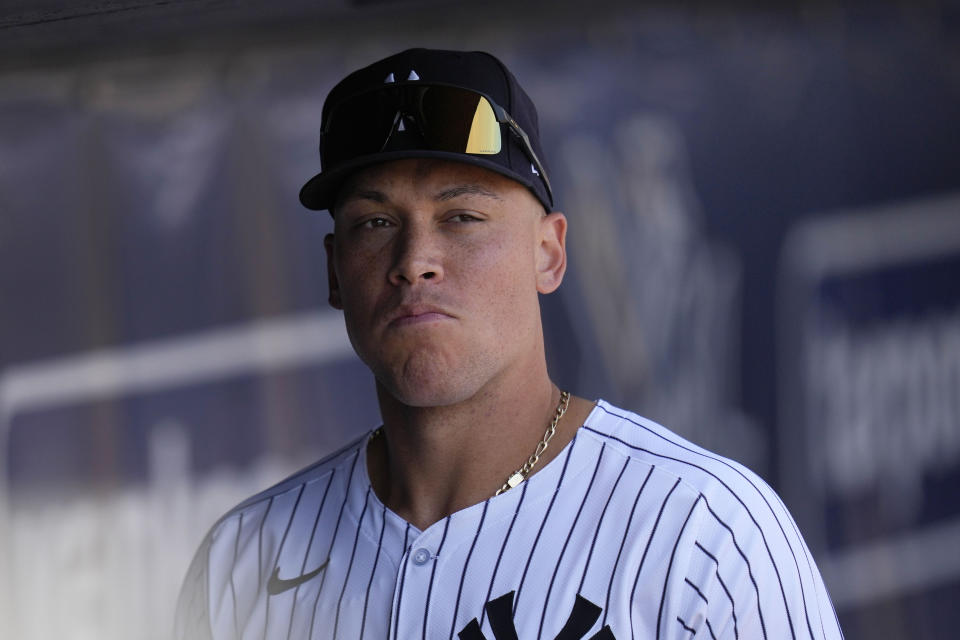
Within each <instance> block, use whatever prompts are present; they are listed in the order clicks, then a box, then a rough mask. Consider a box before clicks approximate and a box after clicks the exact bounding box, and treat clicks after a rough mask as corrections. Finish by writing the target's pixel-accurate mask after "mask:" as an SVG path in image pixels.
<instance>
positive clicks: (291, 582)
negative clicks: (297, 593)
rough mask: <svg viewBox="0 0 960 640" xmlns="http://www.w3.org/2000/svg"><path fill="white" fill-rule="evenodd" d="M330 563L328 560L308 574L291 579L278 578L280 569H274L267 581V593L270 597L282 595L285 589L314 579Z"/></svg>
mask: <svg viewBox="0 0 960 640" xmlns="http://www.w3.org/2000/svg"><path fill="white" fill-rule="evenodd" d="M329 562H330V559H329V558H327V560H326V561H325V562H324V563H323V564H321V565H320V566H319V567H317V568H316V569H314V570H313V571H310V572H309V573H303V574H300V575H299V576H296V577H293V578H287V579H284V578H281V577H280V567H274V569H273V573H272V574H270V580H268V581H267V593H269V594H270V595H272V596H275V595H277V594H278V593H283V592H284V591H286V590H287V589H293V588H294V587H296V586H298V585H300V584H303V583H304V582H306V581H307V580H310V579H311V578H314V577H316V576H318V575H320V572H321V571H323V570H324V569H326V568H327V563H329Z"/></svg>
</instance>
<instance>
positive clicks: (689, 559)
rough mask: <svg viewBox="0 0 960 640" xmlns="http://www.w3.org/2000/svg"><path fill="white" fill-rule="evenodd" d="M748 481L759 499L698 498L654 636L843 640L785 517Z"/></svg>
mask: <svg viewBox="0 0 960 640" xmlns="http://www.w3.org/2000/svg"><path fill="white" fill-rule="evenodd" d="M752 480H753V481H754V483H755V488H756V490H757V491H758V493H759V494H760V495H759V496H757V497H759V498H760V499H759V500H751V499H750V496H745V497H743V498H742V499H738V500H723V499H721V497H722V496H721V495H719V494H718V495H714V496H713V497H712V498H711V497H710V496H708V495H705V494H703V493H701V495H700V498H699V501H698V503H697V505H696V508H695V510H696V517H695V518H694V519H693V522H694V523H695V525H696V526H694V527H691V528H690V529H689V530H688V531H687V532H685V535H684V536H683V539H682V541H681V543H680V545H678V547H682V549H683V553H682V554H681V550H680V548H678V550H677V553H678V557H677V558H675V559H674V562H673V563H672V565H671V572H670V577H669V583H670V587H669V591H670V597H667V598H665V600H664V604H665V610H664V611H662V612H661V616H660V617H661V620H660V631H661V633H662V635H661V637H664V638H676V639H689V638H692V637H694V636H696V637H698V638H711V639H713V640H725V639H730V640H738V639H740V638H750V639H754V638H756V639H761V638H762V639H770V640H774V639H776V640H781V639H786V640H842V638H843V634H842V632H841V631H840V627H839V624H838V622H837V618H836V615H835V613H834V610H833V605H832V603H831V601H830V597H829V595H828V594H827V590H826V588H825V586H824V584H823V580H822V579H821V577H820V573H819V571H818V570H817V567H816V564H815V563H814V561H813V558H812V557H811V555H810V552H809V550H808V549H807V547H806V544H805V543H804V541H803V539H802V538H801V536H800V533H799V531H798V529H797V527H796V525H795V524H794V521H793V519H792V517H791V516H790V514H789V513H788V512H787V510H786V508H785V507H784V506H783V504H782V503H781V502H780V499H779V497H778V496H777V495H776V494H775V493H774V492H773V490H772V489H770V488H769V487H768V486H767V485H766V484H764V483H762V481H761V480H760V479H759V478H755V477H754V478H752ZM752 490H753V489H752ZM764 509H765V510H766V512H764Z"/></svg>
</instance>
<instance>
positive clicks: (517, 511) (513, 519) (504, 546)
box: [480, 482, 530, 626]
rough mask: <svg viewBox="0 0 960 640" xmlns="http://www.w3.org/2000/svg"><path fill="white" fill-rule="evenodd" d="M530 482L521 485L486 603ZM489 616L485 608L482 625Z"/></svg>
mask: <svg viewBox="0 0 960 640" xmlns="http://www.w3.org/2000/svg"><path fill="white" fill-rule="evenodd" d="M528 486H530V483H529V482H524V483H523V484H522V485H521V490H520V500H518V501H517V508H516V510H515V511H514V512H513V518H511V519H510V526H509V527H508V528H507V535H505V536H503V543H502V544H501V545H500V553H499V555H497V562H496V564H494V565H493V575H491V576H490V586H489V587H487V597H486V598H484V602H490V596H491V595H492V594H493V582H494V581H495V580H496V579H497V571H498V570H499V569H500V562H501V561H502V560H503V551H504V549H506V548H507V542H508V541H509V540H510V534H511V533H512V532H513V525H514V524H516V522H517V516H518V515H519V514H520V507H521V506H523V499H524V498H526V497H527V487H528ZM486 616H487V609H486V607H484V609H483V611H482V612H481V613H480V625H481V626H483V620H484V618H486Z"/></svg>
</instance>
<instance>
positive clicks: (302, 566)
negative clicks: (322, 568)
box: [287, 469, 337, 640]
mask: <svg viewBox="0 0 960 640" xmlns="http://www.w3.org/2000/svg"><path fill="white" fill-rule="evenodd" d="M336 472H337V470H336V469H334V470H333V471H331V472H330V473H329V474H328V477H327V486H326V488H324V490H323V498H321V499H320V506H319V507H318V508H317V516H316V517H315V518H314V519H313V529H312V530H311V531H310V541H309V542H308V543H307V550H306V552H305V553H304V554H303V562H302V563H301V564H300V573H301V574H303V573H304V572H305V571H306V570H307V558H309V557H310V549H312V548H313V539H314V537H315V536H316V535H317V525H318V524H319V522H320V516H321V515H322V514H323V505H325V504H326V502H327V494H328V493H329V491H330V485H331V484H333V476H334V475H335V474H336ZM298 593H300V585H299V584H298V585H297V586H296V588H295V589H294V591H293V607H292V608H291V609H290V624H288V625H287V640H290V634H291V633H293V614H294V613H295V612H296V610H297V602H299V599H298V598H297V594H298Z"/></svg>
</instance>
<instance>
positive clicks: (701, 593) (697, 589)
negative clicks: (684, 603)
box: [683, 578, 710, 604]
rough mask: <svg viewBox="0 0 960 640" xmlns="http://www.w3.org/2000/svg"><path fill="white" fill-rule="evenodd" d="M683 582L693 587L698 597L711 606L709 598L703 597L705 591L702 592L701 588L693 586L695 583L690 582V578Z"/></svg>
mask: <svg viewBox="0 0 960 640" xmlns="http://www.w3.org/2000/svg"><path fill="white" fill-rule="evenodd" d="M683 581H684V582H686V583H687V584H688V585H690V586H691V587H693V590H694V591H696V592H697V595H698V596H700V597H701V598H702V599H703V601H704V602H706V603H707V604H710V601H709V600H707V596H705V595H703V591H700V587H698V586H697V585H695V584H693V582H691V581H690V578H684V579H683Z"/></svg>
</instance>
